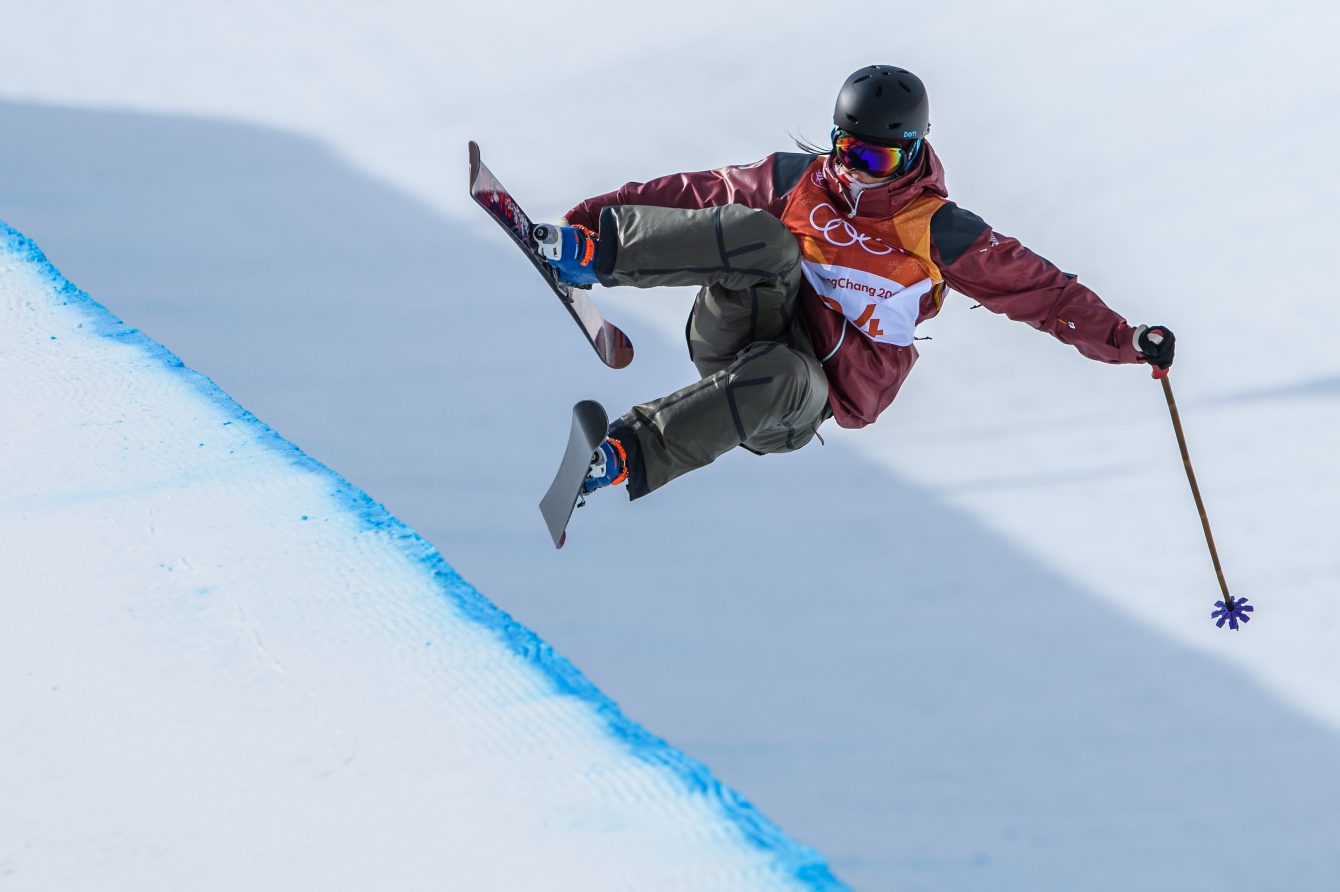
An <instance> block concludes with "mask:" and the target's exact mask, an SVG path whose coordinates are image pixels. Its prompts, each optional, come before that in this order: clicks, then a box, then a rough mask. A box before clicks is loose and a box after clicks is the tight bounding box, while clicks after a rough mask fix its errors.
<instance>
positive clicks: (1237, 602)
mask: <svg viewBox="0 0 1340 892" xmlns="http://www.w3.org/2000/svg"><path fill="white" fill-rule="evenodd" d="M1154 377H1155V378H1157V379H1158V380H1159V381H1160V382H1161V383H1162V384H1163V395H1164V397H1166V398H1167V400H1168V414H1169V415H1171V416H1172V423H1173V430H1174V431H1175V432H1176V433H1177V445H1178V447H1179V448H1180V449H1181V450H1182V465H1183V466H1184V467H1185V468H1186V479H1187V482H1188V483H1190V484H1191V495H1192V496H1193V497H1194V498H1195V500H1196V510H1197V511H1199V512H1200V525H1201V526H1202V527H1204V529H1205V544H1206V545H1208V546H1209V547H1210V560H1212V561H1213V562H1214V573H1215V575H1216V576H1217V577H1219V590H1220V591H1221V592H1223V593H1224V600H1222V601H1216V602H1214V606H1215V610H1214V612H1213V613H1211V614H1210V618H1211V619H1214V620H1217V622H1216V623H1215V625H1216V626H1218V627H1219V628H1221V629H1222V628H1223V627H1224V623H1225V622H1227V623H1228V627H1229V628H1230V629H1232V630H1233V631H1235V632H1236V631H1238V623H1239V622H1243V623H1247V622H1251V619H1252V618H1251V617H1250V616H1248V615H1247V614H1249V613H1251V612H1252V611H1253V610H1255V609H1256V608H1255V607H1252V606H1251V605H1250V604H1248V603H1247V599H1246V598H1236V599H1235V598H1234V597H1233V596H1232V595H1230V594H1229V593H1228V583H1227V582H1226V581H1225V580H1224V568H1223V566H1222V565H1221V564H1220V563H1219V551H1218V550H1217V549H1216V548H1215V547H1214V534H1213V533H1211V532H1210V518H1209V516H1208V515H1207V514H1206V513H1205V502H1204V501H1203V500H1202V499H1201V497H1200V487H1199V486H1197V485H1196V472H1195V471H1194V470H1192V468H1191V453H1190V452H1188V451H1187V448H1186V435H1185V434H1183V433H1182V419H1181V416H1179V415H1178V414H1177V401H1176V400H1174V399H1173V392H1172V383H1171V382H1170V381H1169V380H1168V369H1159V368H1156V369H1155V370H1154Z"/></svg>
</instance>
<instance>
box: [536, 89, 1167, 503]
mask: <svg viewBox="0 0 1340 892" xmlns="http://www.w3.org/2000/svg"><path fill="white" fill-rule="evenodd" d="M833 125H834V126H833V131H832V134H831V141H832V145H831V147H829V148H828V149H827V151H823V150H822V149H820V150H817V151H814V152H806V153H789V152H782V153H776V154H773V155H769V156H768V157H767V158H764V159H763V160H762V161H759V162H757V163H756V164H748V165H743V166H738V167H723V168H721V169H719V170H711V171H703V172H699V173H681V174H672V175H669V176H664V177H660V178H658V179H654V180H651V181H650V182H647V183H629V184H627V185H625V186H623V187H622V188H620V189H617V190H615V191H614V192H610V193H608V194H605V195H601V196H598V197H596V198H591V199H588V200H587V201H584V202H582V203H581V204H579V205H577V206H576V207H575V208H573V209H572V210H570V211H569V212H568V213H567V215H566V216H565V218H564V219H563V220H561V221H560V222H559V226H560V227H561V236H562V237H561V243H560V245H559V247H558V250H556V251H555V254H556V255H557V256H555V257H553V258H552V259H551V260H550V261H549V262H550V263H551V264H552V265H553V266H554V267H555V269H556V270H557V272H558V275H559V278H561V279H562V280H563V281H565V282H567V283H568V284H571V285H578V286H586V285H591V284H595V283H597V282H598V283H600V284H602V285H609V286H613V285H633V286H636V287H639V288H651V287H656V286H659V285H698V286H701V290H700V291H699V292H698V296H697V298H696V300H695V301H694V305H693V309H692V311H691V313H690V314H689V321H688V328H687V338H688V346H689V356H690V358H691V359H692V360H693V363H694V364H695V365H696V366H697V368H698V371H699V373H700V374H701V375H702V380H700V381H699V382H697V383H696V384H692V385H690V386H688V387H686V388H684V389H683V390H680V391H678V392H676V393H672V394H670V395H669V396H666V397H663V398H661V399H658V400H654V401H652V402H649V403H644V404H642V405H638V406H634V407H633V408H632V409H631V410H629V412H628V413H627V414H625V415H624V416H623V417H621V418H618V419H616V420H615V421H614V422H612V423H611V424H610V427H609V431H608V437H607V438H606V439H605V441H604V442H603V443H601V444H600V447H599V448H598V449H597V451H596V454H595V458H594V460H593V462H592V465H591V469H590V471H589V472H588V475H587V478H586V481H585V483H584V484H583V492H585V493H590V492H594V491H595V490H597V489H600V488H602V487H605V486H609V485H612V484H618V483H622V482H625V481H627V484H628V494H629V498H633V499H636V498H640V497H641V496H644V495H646V494H647V493H649V492H651V491H653V490H655V489H658V488H660V487H662V486H664V485H665V484H666V483H669V482H670V481H671V480H673V479H675V478H676V477H678V476H680V475H681V474H684V473H685V472H687V471H691V470H693V469H695V468H700V467H702V466H703V465H707V464H710V463H711V462H712V461H713V460H715V459H716V458H717V457H718V456H720V455H722V454H723V453H725V452H728V451H729V450H731V449H734V448H735V447H737V446H743V447H744V448H745V449H748V450H750V451H751V452H755V453H758V454H765V453H773V452H790V451H793V450H796V449H799V448H800V447H802V446H804V445H805V444H806V443H808V442H809V441H810V440H811V439H813V438H814V436H815V434H816V432H817V431H818V428H819V425H820V424H822V423H823V422H824V421H825V420H826V419H828V418H830V417H831V418H833V419H834V421H836V422H837V423H838V424H839V425H840V426H842V427H848V428H859V427H864V426H865V425H867V424H871V423H872V422H874V420H875V419H876V418H877V417H878V416H879V414H880V413H881V412H882V411H884V409H886V408H887V407H888V406H889V404H890V403H891V402H892V401H893V399H894V397H895V396H897V394H898V389H899V387H901V386H902V383H903V381H904V379H906V377H907V374H908V372H909V371H911V369H912V365H913V363H915V362H916V359H917V350H916V347H915V346H914V345H913V339H914V334H915V331H916V326H917V325H918V324H919V323H921V322H924V321H925V320H927V319H929V318H930V317H932V316H935V315H936V314H937V313H939V311H940V307H941V305H942V303H943V301H944V297H945V294H946V292H947V290H948V289H951V288H952V289H953V290H955V291H959V292H962V293H963V294H965V295H967V296H968V297H970V298H973V299H975V300H976V301H978V302H979V303H980V304H982V305H983V306H985V307H986V308H987V309H989V310H992V311H994V312H997V313H1003V314H1004V315H1006V316H1008V317H1009V318H1011V319H1015V320H1018V321H1020V322H1026V323H1028V324H1029V325H1031V326H1032V327H1034V328H1036V329H1038V330H1039V331H1045V332H1047V333H1048V334H1050V335H1052V336H1053V337H1055V338H1057V339H1058V340H1060V341H1062V342H1063V343H1066V344H1070V345H1071V346H1073V347H1074V348H1075V349H1077V350H1078V351H1079V352H1080V353H1082V354H1083V355H1084V356H1087V357H1089V358H1090V359H1095V360H1098V361H1100V362H1108V363H1150V364H1152V365H1154V366H1156V367H1158V368H1161V369H1167V368H1168V367H1169V366H1171V365H1172V361H1173V346H1174V339H1173V335H1172V332H1171V331H1169V330H1168V329H1167V328H1166V327H1164V326H1146V325H1140V326H1131V325H1128V324H1127V323H1126V321H1125V320H1124V319H1123V318H1122V317H1121V316H1119V315H1117V314H1116V313H1115V312H1113V311H1112V310H1111V309H1109V308H1108V306H1107V305H1106V304H1104V303H1103V301H1102V300H1101V299H1099V297H1098V295H1096V294H1094V293H1093V292H1092V291H1090V290H1089V289H1088V288H1086V287H1084V286H1083V285H1081V284H1080V283H1079V281H1078V280H1077V279H1076V277H1075V276H1074V275H1071V274H1069V273H1065V272H1062V271H1061V270H1060V269H1058V268H1057V267H1055V266H1053V265H1052V264H1051V263H1050V262H1048V261H1047V260H1045V259H1044V258H1042V257H1040V256H1039V255H1037V254H1035V253H1033V252H1032V251H1030V250H1029V249H1028V248H1026V247H1024V246H1023V245H1022V244H1020V243H1019V242H1018V241H1017V240H1016V239H1013V238H1010V237H1008V236H1005V235H1001V234H1000V233H998V232H995V231H993V230H992V228H991V227H990V226H988V225H987V224H986V223H985V222H984V221H983V220H982V219H981V218H980V217H978V216H977V215H976V214H973V213H972V212H970V211H967V210H964V209H963V208H960V207H958V206H957V205H956V204H954V202H952V201H949V200H948V192H947V191H946V189H945V185H944V171H943V169H942V168H941V166H940V161H939V159H938V158H937V157H936V155H935V152H934V150H933V149H932V148H931V145H930V143H929V142H928V141H927V139H926V136H927V134H928V133H929V131H930V106H929V102H928V100H927V95H926V89H925V87H924V86H923V84H922V82H921V81H920V79H918V78H917V77H916V76H915V75H914V74H912V73H911V72H908V71H905V70H904V69H901V68H896V67H893V66H889V65H871V66H868V67H866V68H862V69H860V70H859V71H856V72H855V73H853V74H852V75H851V76H850V77H849V78H847V80H846V82H845V83H844V84H843V85H842V89H841V90H840V91H839V93H838V97H837V104H836V107H835V109H834V112H833ZM806 148H810V147H806Z"/></svg>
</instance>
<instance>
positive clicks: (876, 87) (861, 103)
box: [833, 65, 931, 143]
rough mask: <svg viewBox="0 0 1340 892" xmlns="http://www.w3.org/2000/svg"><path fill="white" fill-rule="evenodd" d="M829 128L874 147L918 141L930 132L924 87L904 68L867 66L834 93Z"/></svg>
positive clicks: (927, 104)
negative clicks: (836, 93)
mask: <svg viewBox="0 0 1340 892" xmlns="http://www.w3.org/2000/svg"><path fill="white" fill-rule="evenodd" d="M833 125H834V126H835V127H837V128H838V129H839V130H842V131H845V132H847V133H850V134H851V135H852V136H859V137H861V138H862V139H868V140H870V141H871V142H876V143H881V142H883V143H896V142H901V141H903V140H907V139H921V138H923V137H925V135H926V134H927V133H928V132H930V129H931V104H930V99H929V98H928V97H927V96H926V86H925V85H924V84H923V83H922V82H921V78H919V77H917V76H916V75H915V74H913V73H912V72H910V71H908V70H906V69H904V68H896V67H894V66H892V65H867V66H866V67H865V68H862V69H860V70H859V71H854V72H852V74H851V77H849V78H847V81H846V83H844V84H843V85H842V89H841V90H839V91H838V97H837V104H836V105H835V106H834V107H833Z"/></svg>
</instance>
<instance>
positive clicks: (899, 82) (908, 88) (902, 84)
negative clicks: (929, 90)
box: [898, 80, 912, 93]
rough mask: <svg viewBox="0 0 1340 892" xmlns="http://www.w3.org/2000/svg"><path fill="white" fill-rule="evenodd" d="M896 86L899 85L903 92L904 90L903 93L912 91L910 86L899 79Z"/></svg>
mask: <svg viewBox="0 0 1340 892" xmlns="http://www.w3.org/2000/svg"><path fill="white" fill-rule="evenodd" d="M898 86H900V87H902V88H903V92H904V93H911V92H912V88H911V87H909V86H908V85H907V84H905V83H904V82H903V81H901V80H900V81H898Z"/></svg>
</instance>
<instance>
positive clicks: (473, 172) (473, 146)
mask: <svg viewBox="0 0 1340 892" xmlns="http://www.w3.org/2000/svg"><path fill="white" fill-rule="evenodd" d="M477 176H479V143H477V142H475V141H474V140H473V139H472V140H470V182H471V183H472V184H473V183H474V181H475V178H476V177H477Z"/></svg>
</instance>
